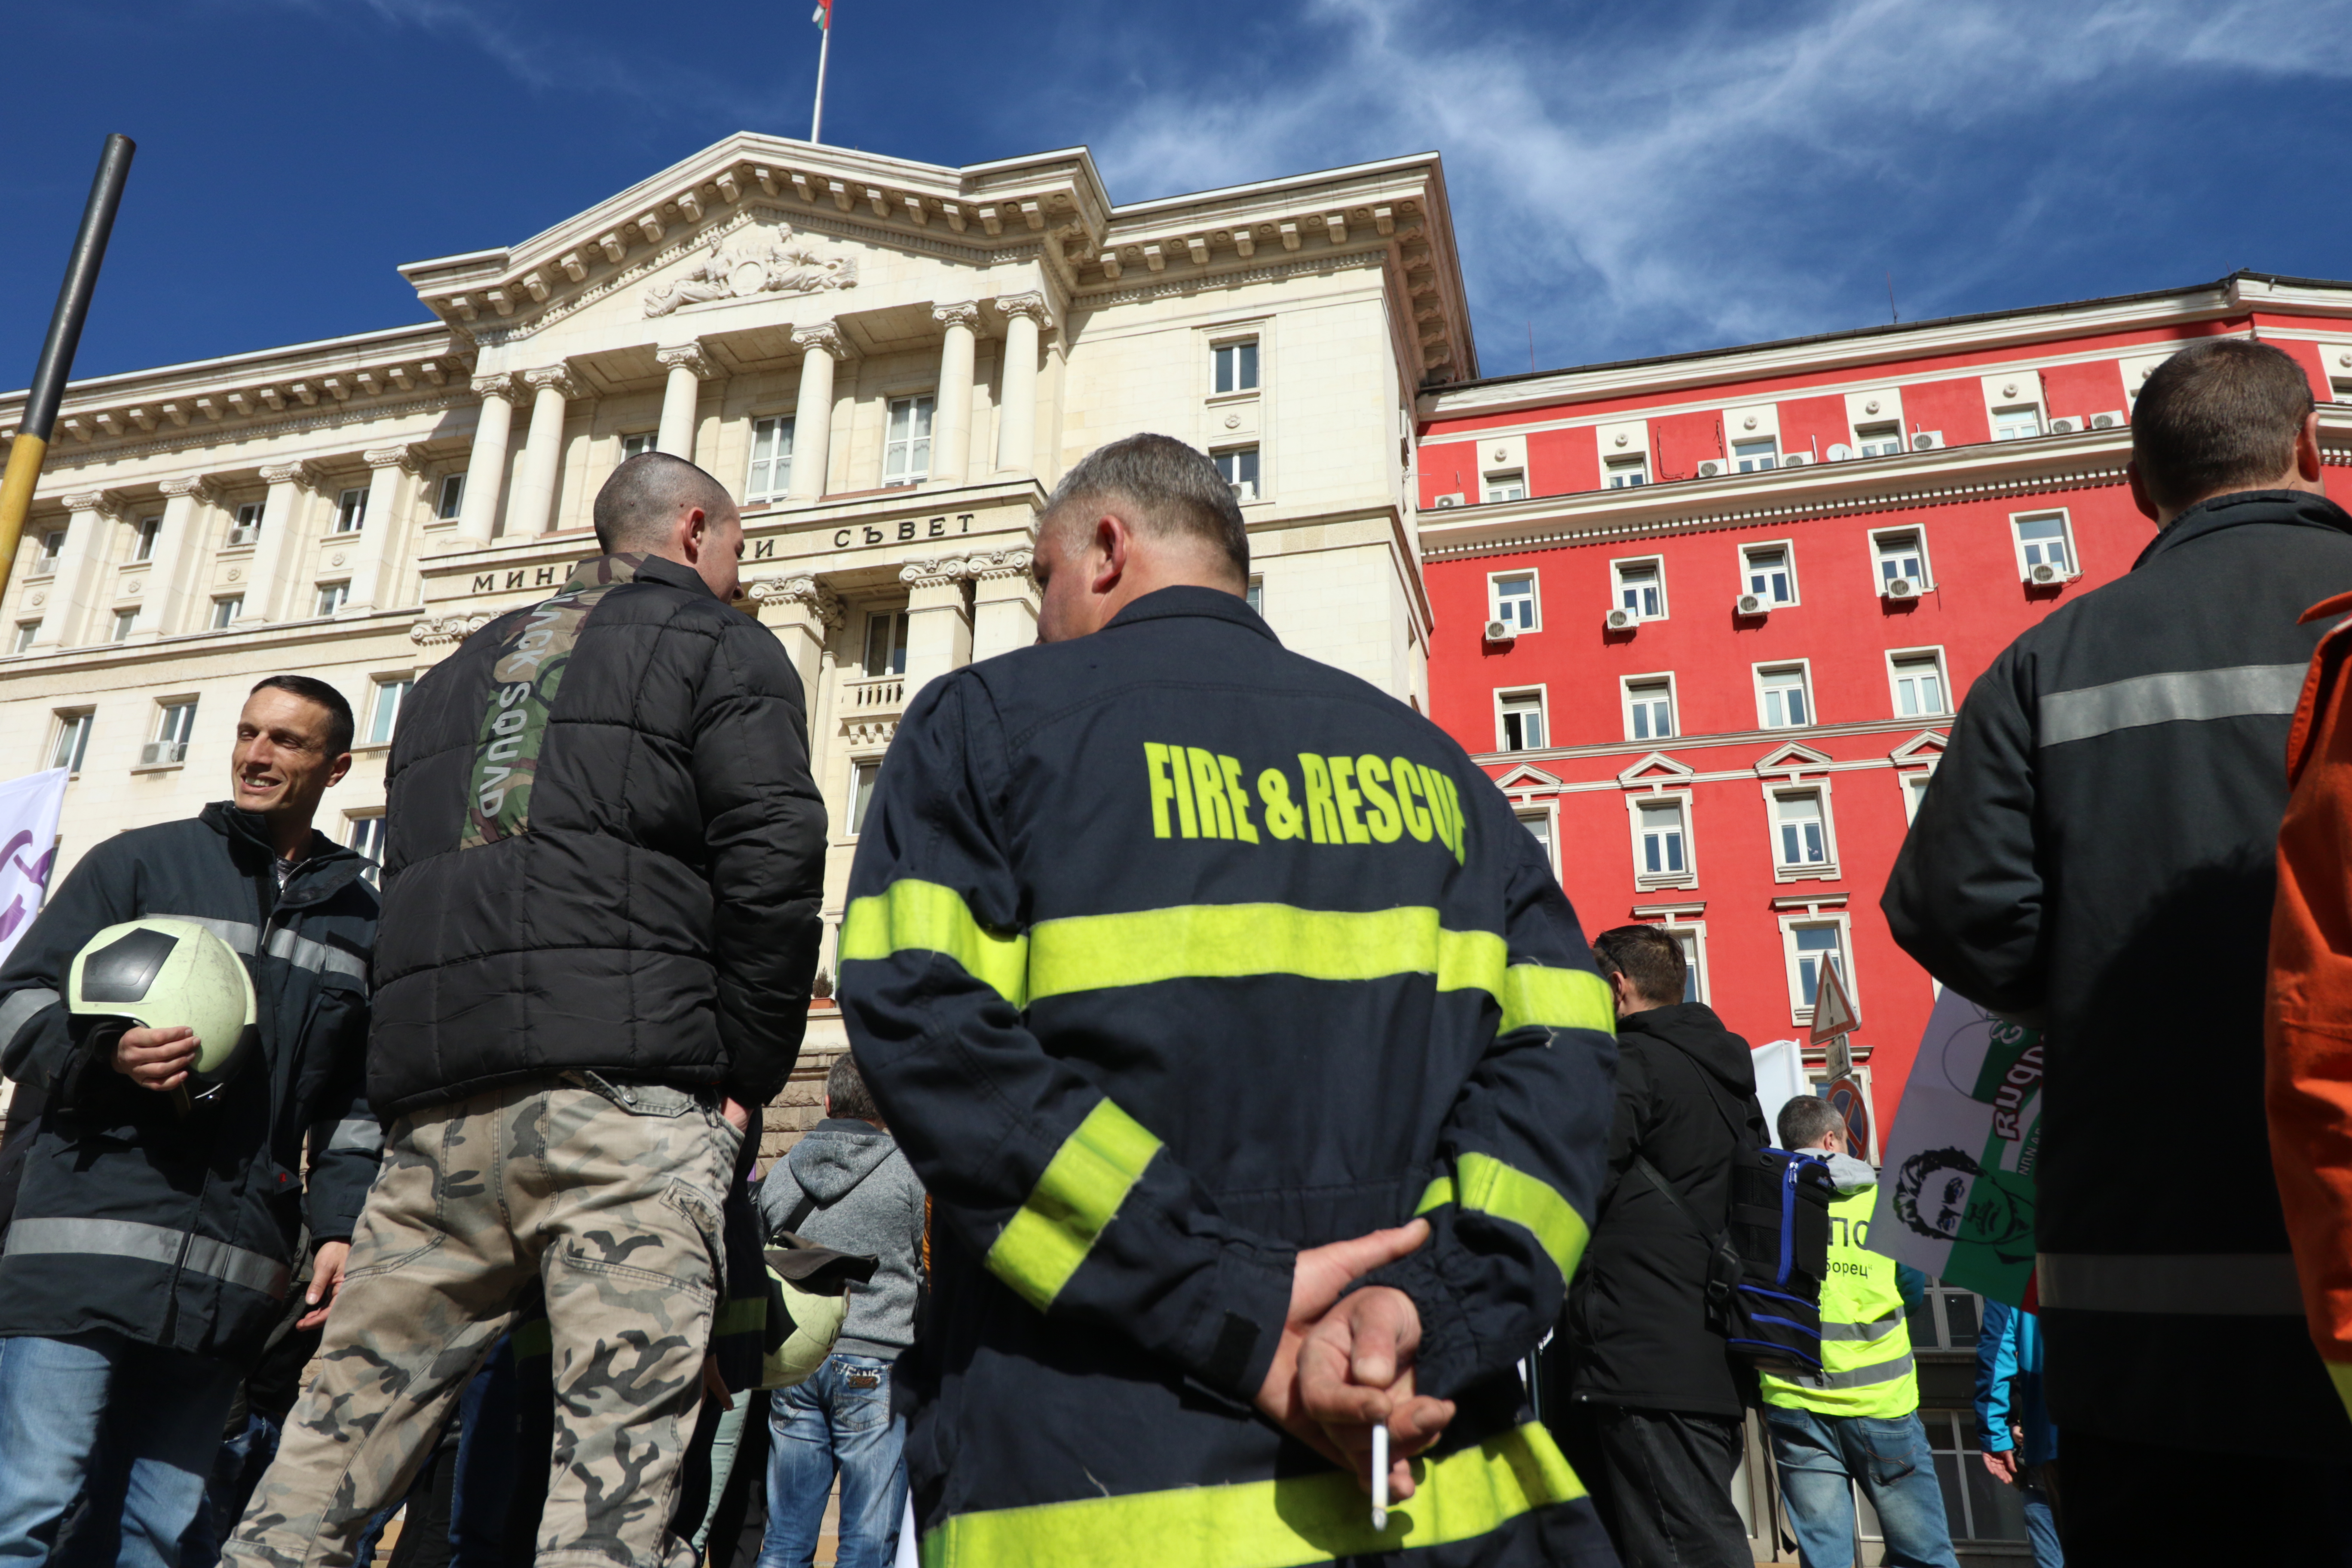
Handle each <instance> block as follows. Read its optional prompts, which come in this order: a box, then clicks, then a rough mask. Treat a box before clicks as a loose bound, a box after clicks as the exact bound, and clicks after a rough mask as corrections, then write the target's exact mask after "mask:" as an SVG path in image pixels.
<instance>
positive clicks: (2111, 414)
mask: <svg viewBox="0 0 2352 1568" xmlns="http://www.w3.org/2000/svg"><path fill="white" fill-rule="evenodd" d="M2130 423H2131V421H2130V419H2129V418H2128V417H2126V416H2125V414H2124V411H2123V410H2122V409H2120V408H2110V409H2107V410H2105V411H2104V412H2102V413H2098V414H2094V415H2092V416H2091V428H2092V429H2094V430H2120V429H2122V428H2123V427H2124V426H2126V425H2128V424H2130Z"/></svg>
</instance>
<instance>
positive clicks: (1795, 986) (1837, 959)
mask: <svg viewBox="0 0 2352 1568" xmlns="http://www.w3.org/2000/svg"><path fill="white" fill-rule="evenodd" d="M1787 931H1788V944H1789V946H1788V952H1789V963H1790V978H1791V981H1792V991H1791V995H1790V1003H1791V1006H1792V1009H1793V1010H1794V1011H1796V1012H1797V1013H1799V1014H1801V1015H1802V1016H1801V1017H1800V1018H1799V1019H1798V1022H1800V1023H1803V1022H1807V1021H1809V1020H1810V1019H1811V1016H1812V1011H1813V1004H1814V1002H1815V1000H1816V999H1818V998H1819V997H1820V995H1821V994H1822V966H1823V965H1824V964H1826V965H1828V966H1829V967H1831V968H1832V969H1834V970H1836V971H1837V972H1838V978H1839V979H1841V980H1843V981H1844V982H1845V983H1846V993H1847V995H1848V997H1849V999H1851V997H1852V995H1853V971H1852V970H1850V969H1848V968H1847V967H1846V963H1845V932H1844V930H1843V928H1842V927H1841V926H1840V925H1839V924H1838V923H1837V922H1835V921H1821V922H1818V923H1809V922H1803V921H1797V922H1791V923H1790V925H1789V926H1788V927H1787Z"/></svg>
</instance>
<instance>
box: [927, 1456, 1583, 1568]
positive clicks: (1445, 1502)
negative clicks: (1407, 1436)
mask: <svg viewBox="0 0 2352 1568" xmlns="http://www.w3.org/2000/svg"><path fill="white" fill-rule="evenodd" d="M1584 1495H1585V1490H1584V1483H1583V1482H1582V1481H1580V1480H1579V1479H1577V1476H1576V1472H1575V1471H1574V1470H1573V1469H1571V1468H1570V1467H1569V1463H1568V1461H1567V1459H1565V1458H1562V1457H1561V1455H1560V1451H1559V1445H1558V1444H1556V1443H1554V1442H1553V1441H1552V1438H1551V1434H1550V1433H1549V1432H1547V1431H1545V1430H1544V1429H1543V1427H1542V1426H1538V1424H1536V1423H1535V1422H1532V1421H1531V1422H1529V1423H1528V1424H1527V1425H1526V1426H1521V1427H1519V1428H1517V1430H1516V1431H1511V1432H1506V1433H1504V1434H1502V1435H1501V1436H1496V1437H1490V1438H1488V1439H1487V1440H1486V1442H1484V1443H1481V1444H1479V1445H1478V1446H1477V1447H1475V1448H1465V1449H1463V1450H1461V1451H1460V1452H1458V1453H1454V1454H1448V1455H1446V1456H1445V1457H1444V1458H1441V1459H1431V1460H1427V1461H1424V1462H1423V1468H1422V1475H1421V1479H1420V1481H1419V1483H1418V1484H1417V1485H1416V1487H1415V1488H1414V1490H1413V1494H1412V1497H1410V1498H1408V1499H1406V1500H1404V1501H1402V1502H1392V1503H1391V1504H1390V1505H1389V1522H1388V1528H1387V1529H1386V1530H1384V1531H1374V1530H1373V1529H1372V1521H1371V1510H1370V1507H1369V1506H1368V1505H1367V1503H1366V1502H1365V1500H1364V1493H1363V1490H1362V1489H1361V1488H1360V1487H1359V1486H1358V1485H1357V1484H1356V1479H1355V1478H1354V1477H1353V1476H1347V1475H1341V1474H1340V1473H1339V1472H1338V1471H1336V1470H1332V1471H1327V1472H1324V1473H1322V1474H1319V1475H1311V1476H1299V1477H1295V1478H1292V1479H1285V1480H1274V1481H1244V1482H1241V1483H1239V1484H1236V1485H1233V1486H1202V1487H1181V1488H1177V1489H1173V1490H1169V1491H1157V1492H1135V1493H1130V1494H1129V1495H1127V1496H1125V1497H1103V1498H1082V1499H1080V1500H1076V1501H1075V1502H1058V1503H1043V1504H1039V1505H1037V1506H1034V1507H1031V1508H1006V1509H992V1510H988V1511H985V1512H981V1513H965V1514H959V1515H957V1516H956V1517H955V1518H953V1519H950V1520H949V1521H947V1522H946V1523H945V1524H942V1525H940V1527H938V1528H937V1529H935V1530H933V1531H929V1533H928V1534H926V1535H925V1536H924V1537H923V1543H922V1563H923V1568H1004V1565H1006V1564H1009V1563H1019V1564H1021V1565H1022V1568H1299V1565H1301V1564H1305V1563H1328V1562H1331V1561H1332V1560H1333V1559H1335V1558H1342V1557H1370V1556H1374V1555H1378V1554H1381V1553H1386V1552H1409V1551H1412V1550H1413V1549H1415V1548H1420V1547H1431V1546H1444V1545H1446V1544H1448V1543H1449V1542H1456V1541H1473V1540H1475V1539H1477V1538H1478V1537H1479V1536H1482V1535H1487V1534H1491V1533H1493V1532H1494V1531H1497V1530H1500V1529H1501V1528H1503V1526H1505V1525H1507V1524H1508V1523H1510V1522H1511V1521H1513V1520H1515V1519H1517V1518H1519V1517H1520V1516H1521V1515H1523V1514H1526V1513H1529V1512H1531V1511H1533V1510H1536V1509H1539V1508H1549V1507H1551V1506H1553V1505H1555V1504H1559V1503H1565V1502H1573V1501H1575V1500H1577V1499H1579V1498H1581V1497H1583V1496H1584Z"/></svg>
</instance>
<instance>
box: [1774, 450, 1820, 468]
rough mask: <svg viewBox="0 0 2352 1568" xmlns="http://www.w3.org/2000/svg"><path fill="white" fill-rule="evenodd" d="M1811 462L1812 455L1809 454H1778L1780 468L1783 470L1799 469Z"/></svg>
mask: <svg viewBox="0 0 2352 1568" xmlns="http://www.w3.org/2000/svg"><path fill="white" fill-rule="evenodd" d="M1812 460H1813V455H1812V454H1811V452H1783V453H1781V454H1780V466H1781V467H1782V468H1803V467H1804V466H1805V465H1806V464H1807V463H1810V462H1811V461H1812Z"/></svg>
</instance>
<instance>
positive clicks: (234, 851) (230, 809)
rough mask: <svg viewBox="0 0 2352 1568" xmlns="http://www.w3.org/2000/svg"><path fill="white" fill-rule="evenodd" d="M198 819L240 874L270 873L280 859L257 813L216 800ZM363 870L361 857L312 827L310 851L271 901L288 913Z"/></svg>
mask: <svg viewBox="0 0 2352 1568" xmlns="http://www.w3.org/2000/svg"><path fill="white" fill-rule="evenodd" d="M198 816H199V818H200V819H201V820H202V821H203V822H204V824H205V826H207V827H209V828H211V829H212V830H213V831H214V832H215V833H217V834H219V835H220V836H221V837H224V838H226V839H227V840H228V850H229V857H230V858H232V859H233V860H235V861H236V865H237V868H238V869H239V870H242V871H246V872H247V873H248V874H250V875H253V876H259V875H261V873H262V872H264V871H265V870H268V869H269V863H270V861H272V860H274V859H276V858H278V848H277V846H275V845H274V844H272V843H271V842H270V840H269V824H268V822H267V821H265V820H264V819H263V818H262V816H261V814H260V813H259V812H257V811H246V810H243V809H242V808H240V807H238V806H235V805H230V804H229V803H228V802H227V801H225V800H216V801H214V802H213V803H212V804H211V805H207V806H205V809H204V810H203V811H202V812H200V813H198ZM366 868H367V858H366V857H365V856H363V855H362V854H361V853H360V852H359V851H358V850H356V849H352V848H350V847H347V846H345V845H341V844H338V843H336V842H335V841H334V840H333V839H331V838H330V837H327V836H326V835H325V834H323V833H321V832H320V831H319V830H318V829H317V828H315V827H314V828H312V829H311V830H310V847H308V848H306V849H305V850H304V851H303V852H302V858H301V859H300V860H299V862H297V863H296V865H295V868H294V872H293V875H292V876H290V877H289V878H288V879H287V880H286V886H285V889H284V890H283V891H282V892H280V893H278V896H277V898H276V899H275V900H274V901H275V902H276V903H277V904H278V905H280V906H283V907H284V908H287V909H299V908H300V907H302V906H303V905H306V904H315V903H318V902H319V901H320V900H323V899H328V898H331V897H333V896H334V895H335V894H336V893H337V892H339V891H341V889H342V888H343V886H344V885H345V884H346V883H348V882H350V881H351V879H352V878H354V877H356V876H358V875H359V874H360V873H361V872H362V870H364V869H366Z"/></svg>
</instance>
